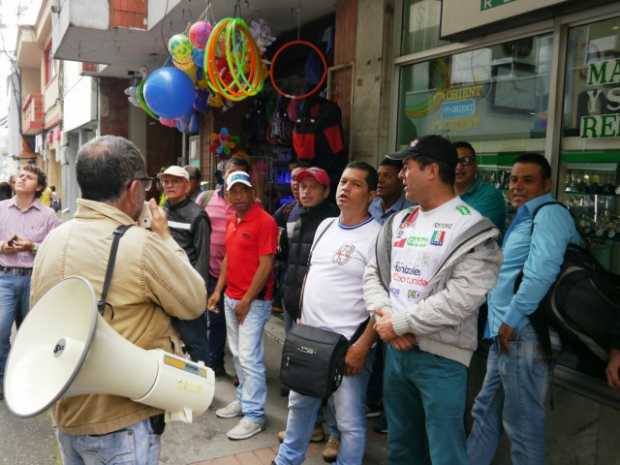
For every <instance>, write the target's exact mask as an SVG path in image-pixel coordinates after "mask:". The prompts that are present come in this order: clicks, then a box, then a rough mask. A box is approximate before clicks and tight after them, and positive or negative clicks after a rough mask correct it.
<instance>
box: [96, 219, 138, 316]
mask: <svg viewBox="0 0 620 465" xmlns="http://www.w3.org/2000/svg"><path fill="white" fill-rule="evenodd" d="M132 226H133V225H131V224H121V225H120V226H118V227H117V228H116V229H115V230H114V233H113V236H112V247H111V248H110V258H109V259H108V267H107V268H106V270H105V278H104V280H103V289H102V291H101V298H100V299H99V302H97V309H98V310H99V313H101V316H103V312H104V311H105V307H106V305H108V303H107V301H106V299H107V297H108V291H109V290H110V282H111V281H112V274H113V273H114V264H115V263H116V253H117V252H118V243H119V241H120V240H121V237H123V235H124V234H125V233H126V232H127V230H128V229H129V228H131V227H132ZM112 317H114V311H112Z"/></svg>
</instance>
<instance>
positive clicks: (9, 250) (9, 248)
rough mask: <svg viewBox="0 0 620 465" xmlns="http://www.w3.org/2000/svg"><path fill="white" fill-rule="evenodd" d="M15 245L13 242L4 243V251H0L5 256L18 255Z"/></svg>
mask: <svg viewBox="0 0 620 465" xmlns="http://www.w3.org/2000/svg"><path fill="white" fill-rule="evenodd" d="M13 244H14V242H11V241H8V242H3V243H2V249H0V252H2V253H3V254H5V255H13V254H16V253H17V252H19V250H17V249H16V248H15V247H14V245H13Z"/></svg>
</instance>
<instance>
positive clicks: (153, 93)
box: [144, 66, 195, 119]
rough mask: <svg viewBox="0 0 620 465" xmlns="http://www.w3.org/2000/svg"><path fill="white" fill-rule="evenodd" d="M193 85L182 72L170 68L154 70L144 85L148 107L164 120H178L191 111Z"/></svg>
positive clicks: (193, 92) (193, 93)
mask: <svg viewBox="0 0 620 465" xmlns="http://www.w3.org/2000/svg"><path fill="white" fill-rule="evenodd" d="M194 95H195V90H194V83H193V82H192V80H191V79H190V78H189V77H188V76H187V74H185V73H184V72H183V71H181V70H179V69H177V68H174V67H172V66H166V67H163V68H159V69H156V70H155V71H153V72H152V73H151V74H149V76H148V78H147V79H146V83H145V84H144V99H145V100H146V103H147V104H148V106H149V107H150V108H151V110H153V111H154V112H155V113H156V114H158V115H159V116H163V117H164V118H172V119H174V118H179V117H181V116H184V115H186V114H187V113H189V112H190V111H191V110H192V105H193V103H194Z"/></svg>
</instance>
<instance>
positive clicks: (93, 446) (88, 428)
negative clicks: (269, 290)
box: [31, 136, 207, 465]
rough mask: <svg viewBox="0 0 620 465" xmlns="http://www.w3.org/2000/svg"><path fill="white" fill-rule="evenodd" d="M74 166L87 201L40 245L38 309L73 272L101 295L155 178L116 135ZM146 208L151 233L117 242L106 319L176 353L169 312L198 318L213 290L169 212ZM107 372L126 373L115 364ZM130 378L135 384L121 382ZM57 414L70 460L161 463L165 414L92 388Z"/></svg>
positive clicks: (135, 230)
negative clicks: (120, 230) (116, 236)
mask: <svg viewBox="0 0 620 465" xmlns="http://www.w3.org/2000/svg"><path fill="white" fill-rule="evenodd" d="M76 171H77V181H78V184H79V185H80V189H81V191H82V198H81V199H79V200H78V210H77V212H76V214H75V217H74V218H73V219H72V220H71V221H68V222H66V223H64V224H63V225H62V226H60V227H58V228H56V229H55V230H54V231H53V233H52V234H50V236H49V237H48V239H47V240H46V241H45V243H44V244H43V245H42V246H41V247H40V248H39V252H38V254H37V256H36V260H35V263H34V270H33V277H32V294H31V303H32V305H35V304H36V303H37V301H38V300H39V299H40V298H41V297H42V296H43V295H44V294H45V293H46V292H47V291H48V290H49V289H50V288H52V287H53V286H54V285H56V284H58V283H59V282H61V281H62V280H63V279H65V278H67V277H69V276H76V275H77V276H81V277H83V278H86V279H87V280H88V281H90V283H92V286H93V288H94V291H95V293H96V295H97V296H99V295H101V291H102V287H103V282H104V276H105V273H106V267H107V264H108V254H109V253H110V248H111V243H112V237H113V233H114V231H115V230H116V229H117V227H118V226H119V225H134V224H135V222H136V220H137V219H138V218H139V216H140V213H141V211H142V209H143V205H144V200H145V191H146V190H148V189H149V188H150V185H151V182H152V180H151V178H149V177H147V174H146V168H145V163H144V159H143V157H142V154H141V153H140V151H139V150H138V148H137V147H136V146H135V145H134V144H133V143H131V142H130V141H128V140H127V139H124V138H122V137H117V136H102V137H98V138H96V139H94V140H92V141H91V142H89V143H87V144H86V145H84V146H83V147H82V148H81V149H80V151H79V153H78V159H77V164H76ZM148 208H149V209H150V214H151V217H152V219H151V231H149V230H147V229H145V228H140V227H131V228H129V229H128V230H127V231H126V233H125V234H124V236H123V238H122V240H120V242H119V245H118V254H117V257H116V262H115V267H114V272H113V275H112V278H111V281H110V288H109V292H108V294H107V299H106V300H107V304H108V305H107V306H106V311H105V312H104V316H105V320H106V322H107V323H108V324H109V325H110V326H111V327H112V328H113V329H114V330H115V331H116V332H118V333H119V334H120V335H121V336H123V337H124V338H125V339H127V340H128V341H129V342H131V343H133V344H135V345H136V346H139V347H141V348H143V349H158V348H159V349H163V350H165V351H167V352H175V351H178V347H177V346H176V345H175V340H176V341H178V338H177V337H176V333H175V331H174V329H173V327H172V325H171V323H170V318H171V317H176V318H179V319H185V320H192V319H195V318H197V317H199V316H200V314H201V313H202V312H203V311H204V309H205V306H206V299H207V296H206V291H205V289H206V286H205V283H204V281H203V279H202V277H201V276H200V275H199V274H198V273H197V272H196V271H195V270H194V269H193V267H192V266H191V264H190V263H189V261H188V259H187V256H186V254H185V252H184V251H183V249H181V248H180V247H179V246H178V245H177V243H176V242H175V241H174V240H173V239H172V238H171V236H170V232H169V230H168V225H167V221H166V217H165V215H164V213H163V212H162V211H161V210H160V209H159V208H158V207H157V205H156V204H155V202H154V201H152V200H151V201H150V203H149V204H148ZM69 324H71V322H69V321H67V325H69ZM61 349H63V347H62V346H60V347H59V350H61ZM105 376H107V377H111V378H113V377H115V376H118V373H115V372H114V370H110V372H109V373H105ZM124 382H128V380H126V379H119V380H118V383H124ZM54 419H55V422H56V424H57V425H58V440H59V443H60V446H61V450H62V455H63V459H64V464H65V465H84V464H85V463H117V461H118V460H119V459H121V458H122V460H121V461H122V462H123V463H125V461H126V463H132V464H136V465H158V464H159V447H160V438H159V434H161V432H162V431H163V417H162V411H161V410H158V409H156V408H153V407H150V406H148V405H145V404H142V403H137V402H134V401H132V400H130V399H128V398H125V397H120V396H113V395H106V394H88V395H78V396H74V397H68V398H66V399H63V400H60V401H58V402H57V403H56V405H55V408H54Z"/></svg>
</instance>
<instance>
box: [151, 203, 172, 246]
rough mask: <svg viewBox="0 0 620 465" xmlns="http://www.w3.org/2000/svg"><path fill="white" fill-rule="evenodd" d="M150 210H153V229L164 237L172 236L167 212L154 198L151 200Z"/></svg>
mask: <svg viewBox="0 0 620 465" xmlns="http://www.w3.org/2000/svg"><path fill="white" fill-rule="evenodd" d="M148 205H149V210H150V212H151V231H153V232H154V233H155V234H157V235H158V236H159V237H161V238H162V239H164V240H165V239H168V238H169V237H170V229H168V219H167V218H166V213H164V211H163V210H162V209H161V208H159V207H158V206H157V203H155V200H154V199H151V200H149V203H148Z"/></svg>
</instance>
